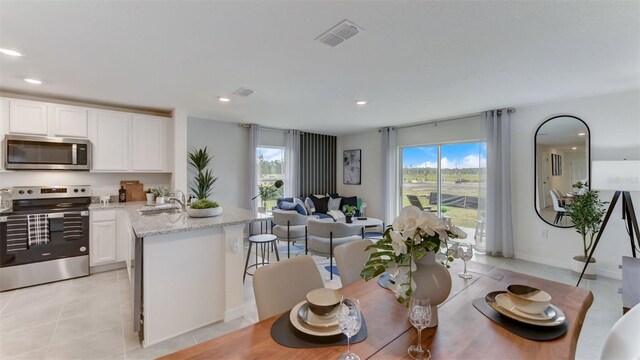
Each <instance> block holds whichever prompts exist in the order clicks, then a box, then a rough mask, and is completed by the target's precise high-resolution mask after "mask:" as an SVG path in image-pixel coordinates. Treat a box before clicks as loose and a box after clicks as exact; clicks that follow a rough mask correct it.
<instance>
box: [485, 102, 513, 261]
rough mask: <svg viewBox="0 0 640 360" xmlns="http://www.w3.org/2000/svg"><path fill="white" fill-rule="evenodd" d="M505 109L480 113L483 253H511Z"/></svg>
mask: <svg viewBox="0 0 640 360" xmlns="http://www.w3.org/2000/svg"><path fill="white" fill-rule="evenodd" d="M509 117H510V116H509V111H508V109H502V110H491V111H485V112H484V113H482V114H481V118H482V126H483V128H484V130H485V133H486V136H487V204H486V206H487V213H486V234H487V235H486V253H487V254H488V255H492V256H496V255H500V256H504V257H507V258H510V257H513V256H514V251H513V224H512V221H511V165H510V160H511V158H510V156H509V151H510V140H509V139H510V134H509Z"/></svg>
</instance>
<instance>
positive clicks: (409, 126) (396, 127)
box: [378, 107, 516, 132]
mask: <svg viewBox="0 0 640 360" xmlns="http://www.w3.org/2000/svg"><path fill="white" fill-rule="evenodd" d="M507 111H508V112H509V114H513V113H515V112H516V109H515V108H512V107H511V108H508V109H507ZM500 114H502V110H498V115H500ZM476 116H480V113H473V114H467V115H462V116H456V117H450V118H442V119H438V120H429V121H424V122H420V123H415V124H410V125H405V126H391V127H392V128H395V129H408V128H412V127H416V126H423V125H429V124H434V125H435V126H438V124H439V123H443V122H448V121H456V120H463V119H470V118H472V117H476ZM381 131H382V130H378V132H381Z"/></svg>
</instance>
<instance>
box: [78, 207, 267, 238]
mask: <svg viewBox="0 0 640 360" xmlns="http://www.w3.org/2000/svg"><path fill="white" fill-rule="evenodd" d="M96 205H97V206H96ZM99 205H100V204H92V205H91V207H90V208H89V209H90V210H100V209H114V208H122V207H123V206H124V208H125V209H126V210H127V213H128V215H129V219H130V221H131V226H132V227H133V231H135V233H136V235H137V236H139V237H150V236H157V235H165V234H171V233H176V232H183V231H194V230H200V229H211V228H215V227H219V226H224V225H234V224H248V223H251V222H254V221H258V220H269V219H271V218H272V217H271V216H270V215H265V214H261V213H256V212H254V211H251V210H248V209H242V208H237V207H233V206H223V212H222V214H221V215H218V216H214V217H209V218H192V217H189V216H188V215H187V213H186V212H181V213H170V212H169V213H157V214H146V215H141V214H140V213H139V212H138V209H140V208H142V207H143V206H145V205H146V202H145V201H136V202H127V203H115V204H109V205H108V206H106V207H101V206H99Z"/></svg>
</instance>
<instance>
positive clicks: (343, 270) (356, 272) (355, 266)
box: [334, 239, 375, 287]
mask: <svg viewBox="0 0 640 360" xmlns="http://www.w3.org/2000/svg"><path fill="white" fill-rule="evenodd" d="M371 244H373V242H372V241H371V240H369V239H360V240H355V241H352V242H348V243H346V244H342V245H339V246H336V250H335V251H334V253H335V256H336V265H337V266H338V272H339V273H340V281H341V282H342V287H345V286H347V285H349V284H351V283H354V282H356V281H358V279H360V271H362V268H364V264H365V263H366V262H367V260H369V255H371V254H372V253H374V252H375V250H374V249H369V250H365V249H366V248H367V246H369V245H371Z"/></svg>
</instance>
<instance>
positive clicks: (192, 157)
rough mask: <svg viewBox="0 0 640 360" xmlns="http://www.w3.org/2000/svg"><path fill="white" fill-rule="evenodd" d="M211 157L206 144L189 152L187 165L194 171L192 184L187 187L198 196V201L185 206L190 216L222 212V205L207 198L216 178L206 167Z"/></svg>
mask: <svg viewBox="0 0 640 360" xmlns="http://www.w3.org/2000/svg"><path fill="white" fill-rule="evenodd" d="M212 159H213V157H212V156H211V155H209V152H208V151H207V147H206V146H205V147H204V148H202V149H192V150H191V151H190V152H189V165H190V166H191V167H192V168H193V169H194V170H195V173H196V174H195V176H194V178H193V183H194V186H191V187H190V188H189V189H190V190H191V192H192V193H193V194H194V195H195V196H196V198H198V201H196V202H195V203H192V204H191V206H189V207H188V208H187V213H188V214H189V216H191V217H210V216H216V215H220V214H221V213H222V206H220V205H219V204H218V203H216V202H215V201H211V200H208V199H207V198H208V197H209V196H211V193H212V192H213V184H214V183H215V182H216V180H218V178H217V177H215V176H213V171H212V170H211V169H208V167H209V164H210V163H211V160H212Z"/></svg>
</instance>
